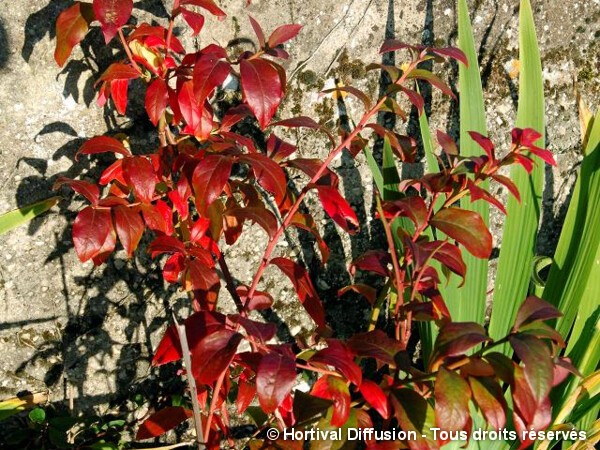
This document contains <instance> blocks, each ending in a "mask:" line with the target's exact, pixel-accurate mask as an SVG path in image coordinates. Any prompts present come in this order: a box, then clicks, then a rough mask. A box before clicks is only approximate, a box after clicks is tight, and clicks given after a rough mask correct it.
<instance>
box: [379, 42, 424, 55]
mask: <svg viewBox="0 0 600 450" xmlns="http://www.w3.org/2000/svg"><path fill="white" fill-rule="evenodd" d="M405 48H408V49H411V50H415V51H421V49H422V47H418V46H416V45H409V44H405V43H404V42H401V41H398V40H396V39H388V40H387V41H385V42H384V43H383V45H382V46H381V48H380V49H379V53H387V52H395V51H396V50H402V49H405Z"/></svg>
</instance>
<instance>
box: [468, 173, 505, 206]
mask: <svg viewBox="0 0 600 450" xmlns="http://www.w3.org/2000/svg"><path fill="white" fill-rule="evenodd" d="M467 189H468V190H469V195H470V196H471V202H474V201H477V200H479V199H484V200H485V201H486V202H488V203H490V204H491V205H494V206H495V207H496V208H498V209H499V210H500V211H501V212H502V213H503V214H506V208H505V207H504V205H503V204H502V202H501V201H500V200H498V199H497V198H496V197H494V196H493V195H492V194H490V193H489V192H488V191H486V190H485V189H482V188H480V187H479V186H477V185H476V184H475V183H473V181H471V180H469V179H467Z"/></svg>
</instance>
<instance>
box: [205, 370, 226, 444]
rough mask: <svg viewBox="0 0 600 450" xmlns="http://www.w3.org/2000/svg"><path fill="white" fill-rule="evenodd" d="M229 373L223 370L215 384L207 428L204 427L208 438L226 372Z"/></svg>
mask: <svg viewBox="0 0 600 450" xmlns="http://www.w3.org/2000/svg"><path fill="white" fill-rule="evenodd" d="M226 373H227V369H225V370H224V371H223V372H221V375H219V378H218V379H217V382H216V384H215V389H214V390H213V396H212V399H211V401H210V410H209V411H208V419H206V428H205V429H204V435H205V436H206V437H207V438H208V436H209V435H210V426H211V425H212V418H213V415H214V414H215V410H216V409H217V401H218V400H219V392H220V391H221V386H223V380H224V379H225V374H226Z"/></svg>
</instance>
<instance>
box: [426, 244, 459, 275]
mask: <svg viewBox="0 0 600 450" xmlns="http://www.w3.org/2000/svg"><path fill="white" fill-rule="evenodd" d="M421 247H422V248H423V249H425V251H428V252H433V251H434V250H435V253H433V256H432V258H433V259H436V260H438V261H439V262H441V263H442V264H443V265H444V266H446V267H447V268H448V269H450V270H451V271H452V272H454V273H455V274H457V275H458V276H460V277H462V278H463V279H464V278H465V275H466V273H467V266H466V265H465V262H464V260H463V257H462V253H461V252H460V249H459V248H458V247H457V246H456V245H452V244H450V243H449V242H445V241H432V242H427V243H425V244H422V245H421Z"/></svg>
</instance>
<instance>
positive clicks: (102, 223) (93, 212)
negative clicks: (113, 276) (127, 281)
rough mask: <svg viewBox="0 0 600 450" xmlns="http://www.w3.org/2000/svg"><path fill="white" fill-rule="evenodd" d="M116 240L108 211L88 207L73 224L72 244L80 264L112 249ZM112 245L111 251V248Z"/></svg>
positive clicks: (78, 215)
mask: <svg viewBox="0 0 600 450" xmlns="http://www.w3.org/2000/svg"><path fill="white" fill-rule="evenodd" d="M115 242H116V239H115V230H114V228H113V223H112V217H111V214H110V209H96V208H92V207H91V206H88V207H86V208H84V209H82V210H81V211H80V212H79V214H77V218H76V219H75V222H73V244H74V245H75V251H76V252H77V256H78V257H79V260H80V261H81V262H86V261H88V260H90V259H92V258H95V257H97V256H100V257H102V256H103V255H102V254H103V253H105V252H108V253H110V252H111V251H112V249H114V245H115ZM111 243H112V249H111V248H110V247H111Z"/></svg>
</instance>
